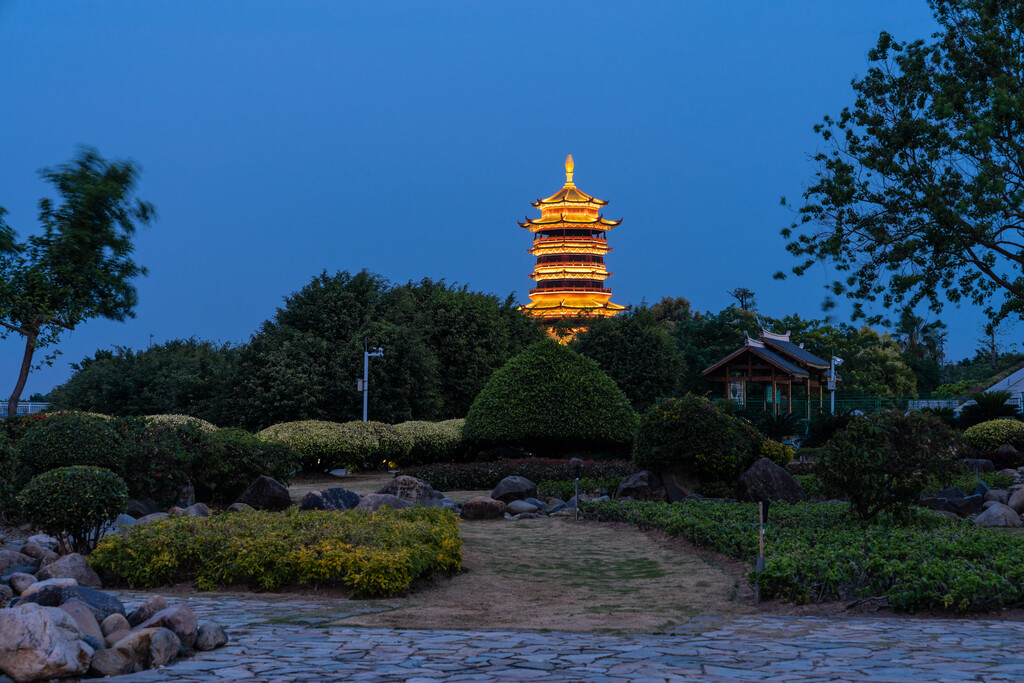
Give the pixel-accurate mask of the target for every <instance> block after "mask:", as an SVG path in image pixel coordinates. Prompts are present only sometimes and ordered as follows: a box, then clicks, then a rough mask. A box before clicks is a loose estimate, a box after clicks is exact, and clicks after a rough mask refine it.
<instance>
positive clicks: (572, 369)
mask: <svg viewBox="0 0 1024 683" xmlns="http://www.w3.org/2000/svg"><path fill="white" fill-rule="evenodd" d="M638 425H639V418H638V416H637V414H636V412H635V411H634V410H633V408H632V407H631V406H630V404H629V400H628V399H627V398H626V395H625V394H624V393H622V391H621V390H620V389H619V388H618V387H617V386H616V385H615V382H614V381H613V380H612V379H611V378H610V377H609V376H608V375H606V374H605V373H604V372H602V371H601V368H600V367H598V365H597V363H595V362H594V361H592V360H590V359H589V358H585V357H583V356H581V355H579V354H578V353H576V352H574V351H570V350H569V349H568V348H566V347H564V346H562V345H561V344H559V343H558V342H555V341H553V340H550V339H549V340H544V341H541V342H537V343H536V344H534V345H532V346H530V347H529V348H527V349H526V350H525V351H523V352H522V353H521V354H519V355H518V356H516V357H515V358H513V359H512V360H510V361H509V362H508V363H506V364H505V365H504V367H502V368H501V369H500V370H498V371H496V372H495V373H494V374H493V375H491V378H490V379H489V380H488V381H487V384H486V385H485V386H484V388H483V390H481V392H480V394H479V395H478V396H477V397H476V400H475V401H473V405H472V406H471V407H470V409H469V415H467V416H466V424H465V427H464V428H463V435H464V437H465V439H466V441H467V442H468V443H469V444H470V445H471V446H472V447H474V448H476V449H482V448H492V447H496V446H511V447H519V448H526V449H529V450H534V451H537V452H541V453H551V452H553V451H563V452H565V451H573V450H590V451H618V452H628V451H629V449H630V445H631V444H632V442H633V438H634V436H635V435H636V430H637V426H638Z"/></svg>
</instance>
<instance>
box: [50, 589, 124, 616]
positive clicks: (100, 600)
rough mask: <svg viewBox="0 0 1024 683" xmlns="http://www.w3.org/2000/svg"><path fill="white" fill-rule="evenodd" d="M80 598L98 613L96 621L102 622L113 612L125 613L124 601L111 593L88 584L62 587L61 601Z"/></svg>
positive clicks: (94, 612)
mask: <svg viewBox="0 0 1024 683" xmlns="http://www.w3.org/2000/svg"><path fill="white" fill-rule="evenodd" d="M72 600H78V601H80V602H82V603H83V604H85V605H88V606H89V609H91V610H92V613H93V614H94V615H96V621H99V622H102V621H103V620H104V619H106V618H107V617H109V616H110V615H111V614H122V615H123V614H124V603H122V602H121V601H120V600H118V599H117V598H116V597H114V596H113V595H112V594H110V593H104V592H103V591H98V590H94V589H92V588H89V587H87V586H67V587H65V588H63V589H61V592H60V602H61V604H64V603H65V602H70V601H72Z"/></svg>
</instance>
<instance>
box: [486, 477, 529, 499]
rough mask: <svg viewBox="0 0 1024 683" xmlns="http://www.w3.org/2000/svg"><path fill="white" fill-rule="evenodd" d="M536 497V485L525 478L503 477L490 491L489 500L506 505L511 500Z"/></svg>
mask: <svg viewBox="0 0 1024 683" xmlns="http://www.w3.org/2000/svg"><path fill="white" fill-rule="evenodd" d="M536 497H537V485H536V484H534V483H533V482H532V481H530V480H529V479H527V478H526V477H505V478H504V479H502V480H501V481H499V482H498V485H497V486H496V487H494V490H493V491H491V498H493V499H494V500H500V501H501V502H502V503H505V504H508V503H511V502H512V501H513V500H523V499H525V498H536Z"/></svg>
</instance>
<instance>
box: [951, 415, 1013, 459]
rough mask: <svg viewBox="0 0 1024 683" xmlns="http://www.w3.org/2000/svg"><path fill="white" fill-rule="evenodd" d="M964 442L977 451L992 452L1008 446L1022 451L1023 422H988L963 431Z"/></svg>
mask: <svg viewBox="0 0 1024 683" xmlns="http://www.w3.org/2000/svg"><path fill="white" fill-rule="evenodd" d="M964 441H966V442H967V445H968V446H970V447H971V448H974V449H976V450H979V451H994V450H996V449H997V448H999V447H1000V446H1003V445H1010V446H1013V447H1014V448H1015V449H1017V450H1018V451H1024V422H1021V421H1020V420H1005V419H1003V420H989V421H988V422H981V423H979V424H976V425H974V426H972V427H968V428H967V429H965V430H964Z"/></svg>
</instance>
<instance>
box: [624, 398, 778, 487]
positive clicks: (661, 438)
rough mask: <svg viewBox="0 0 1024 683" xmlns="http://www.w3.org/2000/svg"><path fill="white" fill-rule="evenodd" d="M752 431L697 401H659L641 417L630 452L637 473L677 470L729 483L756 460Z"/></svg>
mask: <svg viewBox="0 0 1024 683" xmlns="http://www.w3.org/2000/svg"><path fill="white" fill-rule="evenodd" d="M761 440H762V437H761V435H760V434H758V432H757V430H755V429H754V428H753V427H751V426H750V425H749V424H747V423H746V422H745V421H743V420H740V419H739V418H735V417H732V416H729V415H724V414H723V413H722V411H720V410H719V409H718V407H717V406H715V404H714V403H712V402H711V401H709V400H708V399H706V398H704V397H701V396H694V395H693V394H687V395H686V396H684V397H682V398H668V399H663V400H661V401H659V402H658V403H656V404H655V405H654V406H652V407H651V408H650V409H649V410H648V411H647V412H646V413H644V415H643V417H642V419H641V422H640V431H639V434H638V435H637V438H636V445H635V446H634V448H633V463H634V464H635V465H636V466H637V468H639V469H648V470H655V471H660V470H671V469H676V468H681V469H683V470H684V471H686V472H687V473H688V474H690V475H691V476H693V477H696V478H698V479H700V480H702V481H723V482H734V481H735V480H736V479H737V478H738V477H739V475H741V474H742V473H743V472H744V470H746V469H747V468H748V467H749V466H750V465H751V464H752V463H753V462H754V461H755V460H757V458H758V457H760V449H761Z"/></svg>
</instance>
